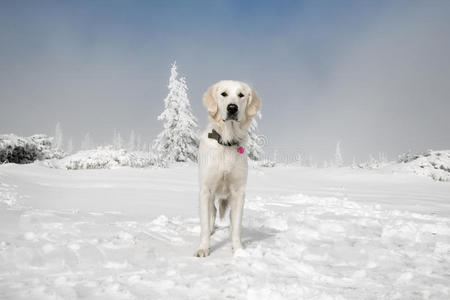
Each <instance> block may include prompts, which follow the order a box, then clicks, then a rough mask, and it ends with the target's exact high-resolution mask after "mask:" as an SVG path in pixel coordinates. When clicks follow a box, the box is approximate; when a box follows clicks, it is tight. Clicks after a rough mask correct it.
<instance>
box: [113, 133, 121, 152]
mask: <svg viewBox="0 0 450 300" xmlns="http://www.w3.org/2000/svg"><path fill="white" fill-rule="evenodd" d="M113 147H114V149H116V150H120V149H122V147H123V139H122V136H121V135H120V132H118V131H117V130H116V129H114V135H113Z"/></svg>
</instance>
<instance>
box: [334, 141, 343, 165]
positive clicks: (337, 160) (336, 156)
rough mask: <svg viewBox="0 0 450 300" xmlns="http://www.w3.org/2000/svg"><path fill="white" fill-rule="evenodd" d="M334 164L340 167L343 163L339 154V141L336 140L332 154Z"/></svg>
mask: <svg viewBox="0 0 450 300" xmlns="http://www.w3.org/2000/svg"><path fill="white" fill-rule="evenodd" d="M334 164H335V166H336V167H342V166H343V165H344V160H343V159H342V154H341V142H340V141H339V142H337V144H336V152H335V154H334Z"/></svg>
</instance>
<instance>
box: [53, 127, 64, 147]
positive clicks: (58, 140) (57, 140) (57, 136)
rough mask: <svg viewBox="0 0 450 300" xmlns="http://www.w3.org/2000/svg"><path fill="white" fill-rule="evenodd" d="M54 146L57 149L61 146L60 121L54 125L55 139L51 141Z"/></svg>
mask: <svg viewBox="0 0 450 300" xmlns="http://www.w3.org/2000/svg"><path fill="white" fill-rule="evenodd" d="M53 144H54V146H55V147H56V148H58V149H62V148H63V132H62V128H61V123H60V122H57V123H56V127H55V139H54V142H53Z"/></svg>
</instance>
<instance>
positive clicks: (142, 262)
mask: <svg viewBox="0 0 450 300" xmlns="http://www.w3.org/2000/svg"><path fill="white" fill-rule="evenodd" d="M196 178H197V170H196V166H195V165H193V164H174V165H172V166H171V167H170V168H137V169H136V168H129V167H121V168H116V169H112V170H102V169H100V170H78V171H68V170H64V169H54V168H48V167H45V166H44V165H42V164H39V163H34V164H28V165H14V164H7V165H2V166H0V215H1V218H0V298H2V299H10V298H14V299H23V298H27V299H49V298H51V299H71V298H88V299H92V298H96V299H194V298H195V299H224V298H230V299H258V300H259V299H367V298H373V299H448V298H449V294H450V287H449V285H448V282H450V273H449V272H448V270H449V268H450V217H449V216H450V201H449V200H450V184H448V183H443V182H436V181H433V180H429V178H424V177H420V176H415V175H412V174H408V173H397V174H392V173H391V172H387V171H386V170H362V169H349V168H327V169H313V168H302V167H289V166H275V167H273V168H261V167H258V166H256V165H255V166H253V167H252V168H251V169H250V174H249V183H248V188H247V197H246V205H245V212H244V218H243V242H244V247H245V249H243V250H239V251H237V252H236V253H235V254H234V255H233V254H232V251H231V245H230V241H229V233H228V227H227V226H228V222H227V220H222V221H221V222H220V224H221V225H220V226H219V227H218V228H217V230H216V232H215V234H214V235H213V237H212V243H211V244H212V248H211V250H212V251H211V256H209V257H207V258H203V259H200V258H195V257H193V253H194V252H195V250H196V247H197V246H198V238H199V231H200V228H199V220H198V216H197V209H198V203H197V192H198V189H197V182H196Z"/></svg>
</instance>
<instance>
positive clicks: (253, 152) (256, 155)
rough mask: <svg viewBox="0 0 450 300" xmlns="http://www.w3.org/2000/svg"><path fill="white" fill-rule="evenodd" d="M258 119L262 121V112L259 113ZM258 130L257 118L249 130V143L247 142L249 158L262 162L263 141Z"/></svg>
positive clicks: (253, 120)
mask: <svg viewBox="0 0 450 300" xmlns="http://www.w3.org/2000/svg"><path fill="white" fill-rule="evenodd" d="M256 116H257V117H258V119H260V120H261V112H258V114H257V115H256ZM257 130H258V122H257V121H256V118H253V119H252V122H251V123H250V127H249V128H248V142H247V148H248V149H247V153H248V157H249V158H250V159H251V160H260V159H261V157H262V155H263V153H264V152H263V149H262V147H261V145H260V143H261V139H260V137H259V136H258V135H257V134H256V132H257Z"/></svg>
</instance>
